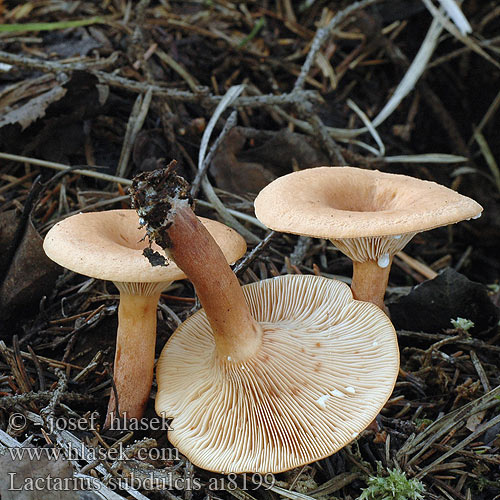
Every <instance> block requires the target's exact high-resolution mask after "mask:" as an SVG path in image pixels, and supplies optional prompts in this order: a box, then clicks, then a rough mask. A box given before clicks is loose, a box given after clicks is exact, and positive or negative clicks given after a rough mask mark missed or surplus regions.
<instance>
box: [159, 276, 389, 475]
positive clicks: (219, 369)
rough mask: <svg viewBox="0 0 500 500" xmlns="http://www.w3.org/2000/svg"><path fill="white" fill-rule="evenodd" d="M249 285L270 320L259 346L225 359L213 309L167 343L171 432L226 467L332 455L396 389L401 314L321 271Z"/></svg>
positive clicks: (279, 465) (255, 311) (246, 468)
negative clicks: (360, 297) (396, 322)
mask: <svg viewBox="0 0 500 500" xmlns="http://www.w3.org/2000/svg"><path fill="white" fill-rule="evenodd" d="M243 291H244V294H245V298H246V301H247V303H248V305H249V307H250V310H251V313H252V316H253V317H254V318H255V319H256V320H257V321H258V323H259V324H260V326H261V327H262V329H263V339H262V344H261V347H260V349H259V351H258V353H257V354H256V355H255V356H253V357H252V358H250V359H248V360H247V361H243V362H235V361H233V360H231V359H230V357H227V358H222V359H221V357H220V356H218V355H217V352H216V346H215V342H214V337H213V334H212V330H211V328H210V324H209V322H208V320H207V318H206V315H205V311H204V310H203V309H202V310H200V311H198V312H197V313H196V314H194V315H193V316H191V317H190V318H189V319H188V320H186V321H185V322H184V323H183V324H182V325H181V326H179V328H178V329H177V330H176V331H175V332H174V334H173V335H172V337H171V338H170V340H169V341H168V343H167V345H166V346H165V348H164V349H163V352H162V353H161V356H160V358H159V361H158V364H157V382H158V393H157V398H156V411H157V413H158V414H160V415H164V416H165V417H173V421H172V424H171V426H172V427H173V429H174V430H172V431H170V432H169V438H170V441H171V442H172V443H173V444H174V446H176V447H177V448H178V449H179V450H180V451H181V453H183V454H185V455H186V456H187V457H188V458H189V459H190V460H191V461H192V462H193V463H194V464H196V465H198V466H199V467H203V468H205V469H208V470H211V471H217V472H224V473H229V472H235V473H239V472H261V473H267V472H280V471H284V470H287V469H290V468H293V467H297V466H300V465H303V464H306V463H309V462H312V461H314V460H319V459H321V458H323V457H326V456H328V455H331V454H332V453H334V452H335V451H337V450H338V449H340V448H342V447H343V446H345V445H346V444H347V443H349V442H350V441H352V440H353V439H355V438H356V436H357V435H358V434H359V433H360V432H361V431H362V430H363V429H365V428H366V427H367V426H368V425H369V424H370V422H371V421H372V420H373V419H374V418H375V417H376V415H377V414H378V413H379V411H380V409H381V408H382V407H383V405H384V404H385V402H386V401H387V399H388V398H389V396H390V394H391V393H392V390H393V387H394V384H395V381H396V377H397V374H398V368H399V351H398V345H397V340H396V334H395V331H394V328H393V326H392V324H391V322H390V321H389V319H388V318H387V316H386V315H385V314H384V313H383V312H382V311H381V310H380V309H379V308H377V307H376V306H374V305H373V304H369V303H366V302H359V301H356V300H354V299H353V298H352V294H351V291H350V289H349V287H348V286H347V285H345V284H343V283H341V282H338V281H335V280H331V279H326V278H322V277H319V276H302V275H300V276H297V275H289V276H280V277H277V278H272V279H268V280H264V281H260V282H258V283H252V284H250V285H246V286H244V287H243Z"/></svg>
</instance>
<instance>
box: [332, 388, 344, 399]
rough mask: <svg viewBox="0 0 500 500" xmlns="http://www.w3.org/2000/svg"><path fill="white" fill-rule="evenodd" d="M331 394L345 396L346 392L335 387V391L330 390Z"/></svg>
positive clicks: (339, 396)
mask: <svg viewBox="0 0 500 500" xmlns="http://www.w3.org/2000/svg"><path fill="white" fill-rule="evenodd" d="M330 394H331V395H332V396H337V397H338V398H343V397H344V393H343V392H341V391H339V390H338V389H333V391H330Z"/></svg>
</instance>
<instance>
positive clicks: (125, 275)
mask: <svg viewBox="0 0 500 500" xmlns="http://www.w3.org/2000/svg"><path fill="white" fill-rule="evenodd" d="M199 219H200V221H201V222H202V223H203V224H204V226H205V227H206V228H207V229H208V231H209V232H210V233H211V235H212V236H213V237H214V239H215V241H216V242H217V244H218V245H219V246H220V247H221V249H222V251H223V253H224V255H225V257H226V259H227V261H228V262H229V263H232V262H235V261H236V260H237V259H239V258H240V257H241V256H242V255H243V254H244V253H245V251H246V243H245V240H244V239H243V238H242V237H241V236H240V235H239V234H238V233H237V232H236V231H234V230H233V229H231V228H229V227H227V226H225V225H224V224H221V223H219V222H217V221H214V220H210V219H205V218H203V217H199ZM145 234H146V232H145V230H144V228H140V227H139V216H138V215H137V212H136V211H135V210H130V209H129V210H127V209H125V210H109V211H105V212H88V213H80V214H77V215H73V216H71V217H68V218H67V219H64V220H63V221H61V222H58V223H57V224H56V225H55V226H54V227H53V228H52V229H51V230H50V231H49V232H48V233H47V235H46V236H45V240H44V243H43V248H44V250H45V253H46V254H47V255H48V256H49V257H50V258H51V259H52V260H54V261H55V262H57V263H58V264H60V265H61V266H64V267H66V268H67V269H70V270H72V271H75V272H77V273H80V274H84V275H85V276H91V277H93V278H99V279H103V280H109V281H115V282H151V283H159V282H171V281H174V280H180V279H183V278H185V277H186V276H185V274H184V273H183V272H182V271H181V270H180V269H179V268H178V267H177V266H176V265H175V263H174V262H172V261H171V260H169V259H168V258H167V261H168V265H167V266H155V267H153V266H151V264H150V263H149V261H148V259H146V258H145V257H144V255H143V254H142V251H143V250H144V248H146V247H147V246H148V240H147V238H146V239H144V236H145ZM152 249H153V250H155V251H156V252H159V253H160V254H162V255H164V256H165V252H164V251H163V250H162V249H161V248H160V247H159V246H157V245H155V244H153V245H152ZM165 257H166V256H165Z"/></svg>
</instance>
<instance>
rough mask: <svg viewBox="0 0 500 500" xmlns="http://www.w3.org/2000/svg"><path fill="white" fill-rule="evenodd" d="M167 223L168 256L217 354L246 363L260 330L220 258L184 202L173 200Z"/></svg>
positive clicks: (256, 345)
mask: <svg viewBox="0 0 500 500" xmlns="http://www.w3.org/2000/svg"><path fill="white" fill-rule="evenodd" d="M168 220H169V222H171V223H172V224H171V225H170V227H169V228H168V229H166V230H165V231H166V233H167V234H168V238H169V239H170V241H171V245H172V246H171V247H170V249H169V250H170V254H171V256H172V258H173V260H174V261H175V263H176V264H177V266H178V267H179V268H181V269H182V270H183V271H184V273H185V274H186V276H187V277H188V278H189V279H190V280H191V282H192V283H193V284H194V286H195V288H196V293H197V295H198V298H199V299H200V302H201V304H202V306H203V308H204V310H205V313H206V315H207V318H208V320H209V321H210V325H211V326H212V330H213V333H214V337H215V344H216V349H217V352H218V354H219V355H220V356H223V357H225V358H227V359H228V360H232V361H243V360H245V359H248V358H249V357H251V356H252V355H253V354H255V352H256V351H257V350H258V349H259V346H260V343H261V338H262V330H261V327H260V325H259V324H258V323H257V322H256V321H255V320H254V319H253V317H252V315H251V313H250V310H249V309H248V305H247V303H246V301H245V297H244V295H243V291H242V290H241V287H240V284H239V283H238V279H237V278H236V276H235V274H234V273H233V272H232V270H231V268H230V267H229V265H228V264H227V261H226V259H225V257H224V254H223V253H222V251H221V249H220V248H219V247H218V245H217V244H216V243H215V241H214V239H213V238H212V236H211V235H210V233H209V232H208V231H207V230H206V229H205V227H204V226H203V224H201V223H200V222H199V221H198V219H197V218H196V216H195V215H194V213H193V211H192V210H191V208H190V206H189V204H188V203H187V201H185V200H184V201H183V200H180V201H179V200H176V199H174V200H173V208H172V210H171V212H170V214H169V218H168Z"/></svg>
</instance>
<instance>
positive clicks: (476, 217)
mask: <svg viewBox="0 0 500 500" xmlns="http://www.w3.org/2000/svg"><path fill="white" fill-rule="evenodd" d="M481 215H482V213H481V212H479V213H478V214H477V215H474V217H472V218H473V219H479V217H481Z"/></svg>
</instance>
